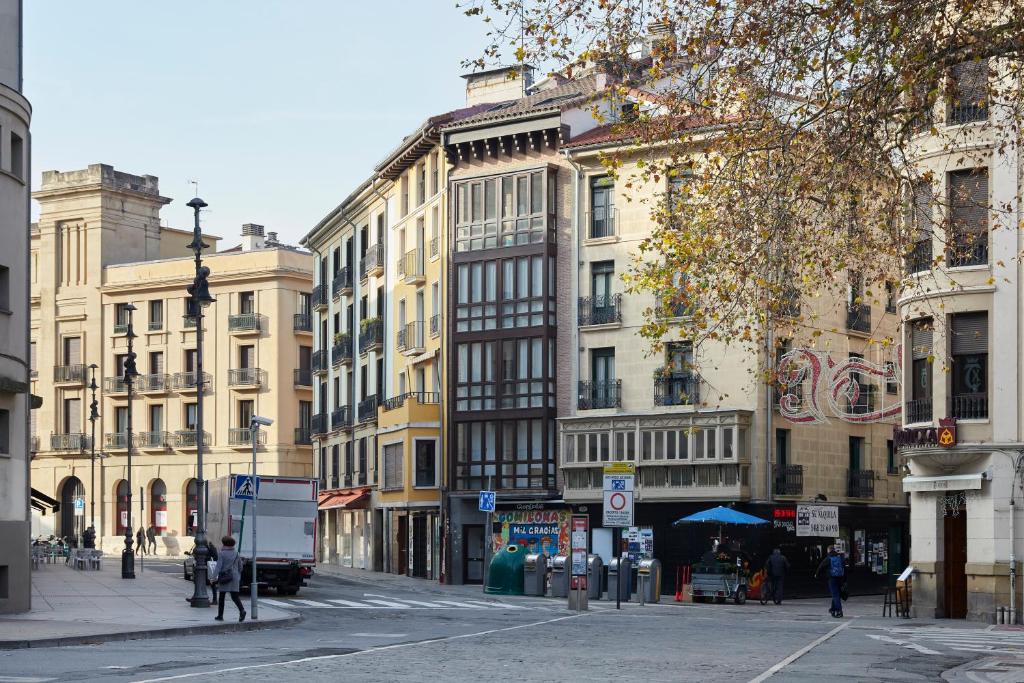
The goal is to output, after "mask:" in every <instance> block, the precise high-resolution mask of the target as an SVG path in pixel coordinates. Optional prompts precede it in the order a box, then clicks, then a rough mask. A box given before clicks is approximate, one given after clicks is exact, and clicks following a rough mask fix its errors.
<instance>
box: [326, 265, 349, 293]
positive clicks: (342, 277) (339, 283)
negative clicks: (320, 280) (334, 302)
mask: <svg viewBox="0 0 1024 683" xmlns="http://www.w3.org/2000/svg"><path fill="white" fill-rule="evenodd" d="M350 294H352V269H351V268H349V267H348V266H345V267H344V268H342V269H341V270H339V271H338V272H337V273H335V274H334V279H333V280H331V296H332V297H333V298H335V299H337V298H339V297H341V296H342V295H344V296H349V295H350Z"/></svg>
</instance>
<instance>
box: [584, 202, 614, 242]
mask: <svg viewBox="0 0 1024 683" xmlns="http://www.w3.org/2000/svg"><path fill="white" fill-rule="evenodd" d="M618 214H619V212H618V209H614V208H613V209H610V210H605V211H603V212H602V215H601V216H595V215H594V214H593V213H591V212H590V211H587V212H586V214H585V216H584V218H585V222H586V226H587V239H588V240H615V239H618V236H619V221H618V220H617V219H618V217H619V215H618Z"/></svg>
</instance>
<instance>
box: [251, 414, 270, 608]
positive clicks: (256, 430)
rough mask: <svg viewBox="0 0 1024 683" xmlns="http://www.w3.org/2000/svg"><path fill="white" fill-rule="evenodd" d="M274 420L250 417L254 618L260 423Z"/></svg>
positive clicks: (257, 580) (252, 601) (255, 605)
mask: <svg viewBox="0 0 1024 683" xmlns="http://www.w3.org/2000/svg"><path fill="white" fill-rule="evenodd" d="M272 424H274V421H273V420H271V419H270V418H269V417H260V416H259V415H253V416H252V418H250V419H249V438H250V439H251V440H252V487H253V488H252V568H251V571H250V573H249V603H250V605H249V611H250V612H251V613H252V619H254V620H255V619H258V618H259V615H260V614H259V608H258V606H257V603H256V594H257V593H258V592H259V575H258V574H257V572H256V500H257V499H258V498H259V497H260V496H259V493H260V487H259V486H258V485H257V483H256V447H257V445H258V444H259V435H260V425H263V426H265V427H269V426H270V425H272Z"/></svg>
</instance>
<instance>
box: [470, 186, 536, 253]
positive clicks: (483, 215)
mask: <svg viewBox="0 0 1024 683" xmlns="http://www.w3.org/2000/svg"><path fill="white" fill-rule="evenodd" d="M545 183H547V191H548V192H551V193H552V194H553V188H554V181H553V180H551V179H548V180H546V173H545V172H544V171H533V172H530V173H519V174H514V175H506V176H497V177H494V178H486V179H482V180H470V181H465V182H462V183H459V184H458V185H456V186H455V249H456V251H476V250H479V249H493V248H495V247H499V246H502V247H505V246H514V245H517V244H531V243H533V244H538V243H543V242H544V241H546V240H548V239H554V235H553V233H552V234H550V235H549V228H553V227H554V225H553V222H552V221H551V220H550V219H549V217H548V216H549V214H551V213H552V212H553V210H554V206H553V205H552V202H551V201H550V200H548V198H547V196H546V190H545ZM499 226H500V227H499Z"/></svg>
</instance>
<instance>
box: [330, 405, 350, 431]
mask: <svg viewBox="0 0 1024 683" xmlns="http://www.w3.org/2000/svg"><path fill="white" fill-rule="evenodd" d="M351 426H352V411H351V410H350V409H349V407H348V406H341V407H340V408H335V409H334V410H332V411H331V429H344V428H346V427H351Z"/></svg>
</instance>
